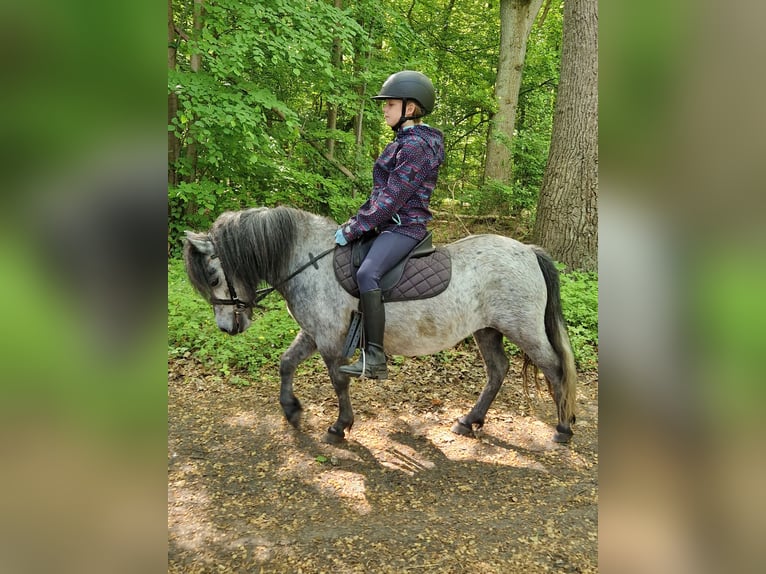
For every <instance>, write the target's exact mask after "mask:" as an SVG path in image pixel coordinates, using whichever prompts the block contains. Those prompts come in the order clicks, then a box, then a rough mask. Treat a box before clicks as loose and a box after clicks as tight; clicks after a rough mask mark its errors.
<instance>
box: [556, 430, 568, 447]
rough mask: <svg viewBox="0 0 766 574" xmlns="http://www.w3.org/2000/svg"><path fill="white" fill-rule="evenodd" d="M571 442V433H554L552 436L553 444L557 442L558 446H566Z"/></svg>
mask: <svg viewBox="0 0 766 574" xmlns="http://www.w3.org/2000/svg"><path fill="white" fill-rule="evenodd" d="M571 440H572V433H571V432H570V433H565V432H561V431H556V432H555V433H554V435H553V442H557V443H560V444H566V443H568V442H570V441H571Z"/></svg>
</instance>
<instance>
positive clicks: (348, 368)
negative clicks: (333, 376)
mask: <svg viewBox="0 0 766 574" xmlns="http://www.w3.org/2000/svg"><path fill="white" fill-rule="evenodd" d="M360 351H361V356H360V357H359V360H358V361H357V362H356V363H353V364H351V365H344V366H342V367H340V369H339V370H340V372H341V373H344V374H346V375H349V376H351V377H356V378H359V379H378V380H386V379H388V365H387V362H386V361H385V360H384V361H383V362H382V363H378V364H374V365H369V364H367V352H366V351H365V350H364V349H360ZM383 356H384V357H385V355H383ZM359 363H361V364H362V365H361V367H362V368H361V370H359V368H358V366H359Z"/></svg>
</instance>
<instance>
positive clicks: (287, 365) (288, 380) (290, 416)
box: [279, 331, 317, 428]
mask: <svg viewBox="0 0 766 574" xmlns="http://www.w3.org/2000/svg"><path fill="white" fill-rule="evenodd" d="M316 350H317V347H316V343H314V340H313V339H312V338H311V337H309V336H308V335H307V334H306V333H304V332H303V331H298V335H297V336H296V337H295V339H293V342H292V343H290V346H289V347H288V348H287V351H285V352H284V354H283V355H282V358H281V360H280V361H279V379H280V382H281V384H280V387H279V404H280V405H282V412H283V413H284V414H285V418H286V419H287V420H288V422H289V423H290V424H291V425H293V426H294V427H296V428H298V425H299V424H300V421H301V413H302V412H303V407H302V406H301V402H300V401H299V400H298V397H296V396H295V394H294V393H293V376H294V375H295V369H297V368H298V365H300V364H301V363H302V362H303V361H305V360H306V359H308V358H309V357H310V356H311V355H313V354H314V352H316Z"/></svg>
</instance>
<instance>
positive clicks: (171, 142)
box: [168, 0, 181, 187]
mask: <svg viewBox="0 0 766 574" xmlns="http://www.w3.org/2000/svg"><path fill="white" fill-rule="evenodd" d="M177 39H178V37H177V35H176V32H175V24H174V22H173V0H168V70H175V69H176V51H177V50H176V48H177V46H178V44H177V43H176V42H177ZM177 114H178V95H177V94H176V93H175V92H174V91H172V90H171V91H170V92H169V93H168V124H170V122H172V121H173V118H175V117H176V115H177ZM180 155H181V142H180V141H178V136H176V133H175V132H174V131H168V185H169V186H170V187H175V186H176V185H178V171H177V170H176V162H177V161H178V158H179V157H180Z"/></svg>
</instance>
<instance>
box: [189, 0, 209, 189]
mask: <svg viewBox="0 0 766 574" xmlns="http://www.w3.org/2000/svg"><path fill="white" fill-rule="evenodd" d="M204 4H205V0H194V11H193V35H192V38H193V39H194V40H195V41H199V40H200V38H201V37H202V24H203V10H204ZM192 49H193V52H192V54H191V57H190V60H189V67H190V69H191V71H192V72H193V73H195V74H196V73H197V72H199V71H200V68H201V67H202V54H201V53H200V51H199V48H198V47H197V46H194V47H193V48H192ZM192 121H194V120H192ZM198 153H199V152H198V151H197V142H196V140H195V139H194V137H191V138H189V144H188V145H187V146H186V161H187V163H188V166H189V175H188V178H187V179H188V181H190V182H192V181H195V180H196V179H197V156H198ZM190 203H191V202H190Z"/></svg>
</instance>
